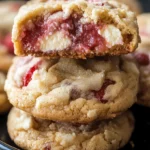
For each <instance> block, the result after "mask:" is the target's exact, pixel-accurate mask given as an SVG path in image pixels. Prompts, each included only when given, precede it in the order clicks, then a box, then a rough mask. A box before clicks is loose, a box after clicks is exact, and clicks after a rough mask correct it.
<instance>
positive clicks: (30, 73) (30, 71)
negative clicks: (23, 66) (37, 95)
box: [23, 61, 41, 86]
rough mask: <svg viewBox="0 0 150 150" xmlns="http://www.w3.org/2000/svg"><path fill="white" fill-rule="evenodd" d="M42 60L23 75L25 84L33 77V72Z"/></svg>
mask: <svg viewBox="0 0 150 150" xmlns="http://www.w3.org/2000/svg"><path fill="white" fill-rule="evenodd" d="M40 64H41V61H39V62H37V63H36V64H35V65H34V66H32V67H31V68H30V69H29V70H28V71H27V73H26V74H25V76H24V77H23V86H27V85H28V84H29V82H30V81H31V79H32V75H33V73H34V72H35V71H36V70H37V69H38V68H39V66H40Z"/></svg>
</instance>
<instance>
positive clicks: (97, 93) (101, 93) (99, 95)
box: [94, 79, 115, 103]
mask: <svg viewBox="0 0 150 150" xmlns="http://www.w3.org/2000/svg"><path fill="white" fill-rule="evenodd" d="M112 84H115V81H112V80H110V79H106V80H105V82H104V84H103V85H102V87H101V89H100V90H99V91H94V95H95V97H96V98H97V100H99V101H101V102H102V103H107V102H108V100H106V99H104V98H103V97H104V94H105V90H106V88H107V87H108V86H109V85H112Z"/></svg>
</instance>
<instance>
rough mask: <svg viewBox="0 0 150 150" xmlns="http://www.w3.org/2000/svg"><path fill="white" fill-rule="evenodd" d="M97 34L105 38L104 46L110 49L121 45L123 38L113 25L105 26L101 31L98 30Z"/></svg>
mask: <svg viewBox="0 0 150 150" xmlns="http://www.w3.org/2000/svg"><path fill="white" fill-rule="evenodd" d="M99 34H100V35H101V36H102V37H103V38H105V40H106V43H107V44H106V46H107V47H108V48H111V47H112V46H114V45H118V44H121V45H122V44H123V37H122V35H121V31H120V30H119V29H118V28H116V27H115V26H114V25H107V26H105V27H104V28H102V29H101V30H99Z"/></svg>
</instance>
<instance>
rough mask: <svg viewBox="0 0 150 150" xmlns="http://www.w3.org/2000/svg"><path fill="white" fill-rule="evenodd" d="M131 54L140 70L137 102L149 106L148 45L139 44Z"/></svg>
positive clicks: (149, 53)
mask: <svg viewBox="0 0 150 150" xmlns="http://www.w3.org/2000/svg"><path fill="white" fill-rule="evenodd" d="M133 56H134V58H135V60H136V62H137V65H138V68H139V70H140V89H139V94H138V102H137V103H138V104H142V105H144V106H148V107H150V45H146V44H145V45H140V47H139V48H138V50H137V51H136V52H135V53H134V55H133Z"/></svg>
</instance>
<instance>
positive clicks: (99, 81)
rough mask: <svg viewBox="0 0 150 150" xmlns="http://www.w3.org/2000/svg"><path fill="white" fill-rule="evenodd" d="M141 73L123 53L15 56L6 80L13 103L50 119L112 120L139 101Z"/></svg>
mask: <svg viewBox="0 0 150 150" xmlns="http://www.w3.org/2000/svg"><path fill="white" fill-rule="evenodd" d="M138 81H139V71H138V69H137V67H136V65H135V64H134V63H132V62H128V61H126V60H125V59H124V58H123V57H100V58H95V59H87V60H76V59H69V58H61V59H55V60H49V59H44V58H33V57H23V58H16V59H15V60H14V64H13V65H12V67H11V68H10V71H9V73H8V78H7V80H6V82H5V90H6V91H7V94H8V97H9V100H10V103H12V104H13V105H14V106H15V107H18V108H20V109H22V110H24V111H27V112H29V113H31V114H32V115H33V116H35V117H38V118H43V119H48V120H58V121H68V122H78V123H86V122H91V121H93V120H96V119H100V120H102V119H107V118H114V117H116V116H117V115H119V114H121V113H122V112H124V111H125V110H127V109H128V108H129V107H131V106H132V105H133V104H134V103H135V101H136V95H137V91H138Z"/></svg>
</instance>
